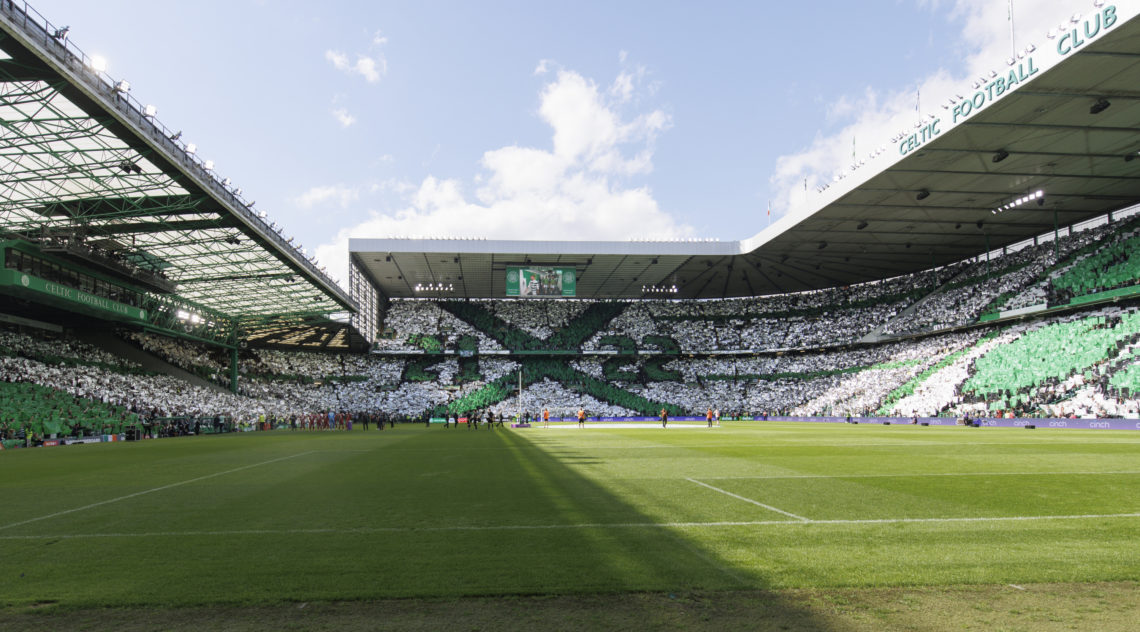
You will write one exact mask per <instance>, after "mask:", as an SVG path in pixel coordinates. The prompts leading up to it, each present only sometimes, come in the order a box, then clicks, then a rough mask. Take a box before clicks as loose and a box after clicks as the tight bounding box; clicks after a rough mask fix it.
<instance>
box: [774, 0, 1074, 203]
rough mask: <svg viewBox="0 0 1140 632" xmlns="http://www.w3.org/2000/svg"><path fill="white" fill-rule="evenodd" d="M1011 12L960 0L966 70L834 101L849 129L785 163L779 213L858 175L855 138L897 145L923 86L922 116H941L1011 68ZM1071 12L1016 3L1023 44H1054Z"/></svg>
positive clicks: (1056, 5)
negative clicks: (948, 104)
mask: <svg viewBox="0 0 1140 632" xmlns="http://www.w3.org/2000/svg"><path fill="white" fill-rule="evenodd" d="M938 4H939V3H938V2H932V1H929V0H928V2H926V3H924V5H925V6H927V7H929V8H931V9H938V8H939V7H938ZM1090 6H1091V3H1090ZM1007 11H1008V5H1007V3H1005V2H993V1H992V0H957V1H956V2H954V4H953V6H952V8H951V9H950V12H951V15H952V16H953V17H955V18H960V20H958V22H960V23H961V24H962V30H961V32H960V33H959V34H958V39H959V41H960V42H961V47H962V52H961V54H960V55H958V58H959V59H963V60H964V63H963V64H962V66H961V67H960V68H956V69H954V70H952V71H951V70H947V69H943V68H933V69H931V70H930V72H929V74H928V75H927V76H926V77H924V78H923V79H921V80H920V81H918V82H917V83H916V84H914V85H909V86H899V87H895V88H893V89H889V90H882V89H875V88H871V87H869V88H866V89H865V90H864V91H863V92H862V93H861V94H858V95H841V96H840V97H839V98H838V99H836V100H835V102H834V103H832V104H831V105H830V106H828V108H827V114H826V116H827V122H828V123H829V124H833V125H842V128H841V129H840V130H839V131H837V132H835V133H832V134H829V135H823V134H818V135H817V136H816V137H815V138H814V139H812V141H811V143H810V144H809V145H808V146H807V147H805V148H804V149H802V150H800V151H798V152H796V153H793V154H788V155H785V156H781V157H780V158H779V159H778V160H777V163H776V171H775V173H773V175H772V177H771V179H770V182H771V184H772V186H773V189H774V198H773V201H772V207H773V209H774V210H775V211H776V213H777V215H779V214H783V213H784V212H786V211H788V210H795V209H797V208H802V207H803V206H805V205H807V204H808V203H809V202H810V201H811V199H813V196H814V195H816V194H815V188H816V187H817V186H820V185H822V184H824V183H829V182H832V181H833V179H834V177H835V175H837V174H839V173H842V172H848V173H849V172H850V165H851V162H852V160H851V148H852V147H851V146H852V139H855V143H856V151H857V155H858V156H859V157H865V156H866V155H867V154H869V153H870V152H871V151H872V150H874V149H875V148H877V147H881V146H883V145H890V138H891V137H892V136H894V135H895V134H897V133H898V132H899V131H900V130H902V129H905V128H907V127H908V126H911V125H912V124H913V123H914V122H915V118H916V113H915V102H916V90H917V91H918V92H919V93H920V94H921V101H922V112H921V114H922V115H926V114H936V115H940V114H941V113H942V110H941V108H940V107H939V104H940V103H942V102H944V101H946V99H948V98H949V97H950V96H951V95H952V94H955V93H956V92H960V91H961V90H962V89H963V88H964V87H967V88H968V87H969V86H970V83H971V82H972V81H973V79H974V78H976V77H978V76H979V75H982V74H984V73H987V72H989V71H990V70H991V69H1000V68H1003V67H1004V65H1005V64H1004V60H1005V59H1006V57H1008V56H1009V52H1010V40H1009V21H1008V14H1007ZM1071 14H1072V4H1071V2H1068V1H1066V0H1023V1H1021V2H1018V3H1016V4H1015V5H1014V23H1015V26H1016V31H1017V39H1016V42H1017V45H1018V46H1019V47H1023V46H1025V45H1027V44H1029V43H1031V42H1032V43H1035V44H1036V45H1037V46H1038V47H1039V48H1040V47H1042V46H1043V45H1044V43H1045V42H1047V41H1048V40H1047V39H1046V38H1045V33H1046V32H1047V31H1048V30H1049V29H1050V28H1051V27H1054V26H1056V24H1057V23H1058V22H1059V21H1061V20H1063V19H1065V18H1067V17H1068V16H1069V15H1071ZM868 78H871V77H868ZM844 122H846V124H845V125H844V124H843V123H844ZM805 180H806V182H807V190H806V191H805V190H804V182H805Z"/></svg>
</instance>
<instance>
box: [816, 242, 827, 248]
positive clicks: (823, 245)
mask: <svg viewBox="0 0 1140 632" xmlns="http://www.w3.org/2000/svg"><path fill="white" fill-rule="evenodd" d="M824 248H827V242H826V241H821V242H819V246H817V247H816V250H823V249H824Z"/></svg>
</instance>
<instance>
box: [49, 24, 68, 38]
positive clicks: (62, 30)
mask: <svg viewBox="0 0 1140 632" xmlns="http://www.w3.org/2000/svg"><path fill="white" fill-rule="evenodd" d="M69 32H71V27H70V26H61V27H59V28H58V29H56V30H55V32H54V33H52V34H51V36H52V37H54V38H56V39H57V40H65V39H67V34H68V33H69Z"/></svg>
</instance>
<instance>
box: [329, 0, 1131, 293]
mask: <svg viewBox="0 0 1140 632" xmlns="http://www.w3.org/2000/svg"><path fill="white" fill-rule="evenodd" d="M1097 11H1099V13H1097V14H1094V15H1090V16H1087V17H1085V18H1084V19H1083V20H1078V21H1077V22H1075V23H1069V22H1066V29H1071V30H1064V31H1059V30H1054V31H1051V32H1050V34H1049V36H1048V37H1046V36H1044V35H1043V36H1042V41H1040V44H1041V46H1040V48H1038V47H1032V49H1030V48H1029V47H1027V48H1026V49H1025V50H1023V51H1022V52H1020V53H1019V54H1018V56H1016V57H1013V58H1011V60H1010V62H1007V63H1002V64H1000V67H995V68H994V70H993V71H992V72H990V73H987V74H986V76H984V77H980V78H979V79H978V81H976V82H974V85H973V86H972V87H971V86H964V89H963V91H962V92H960V93H959V94H958V95H955V97H954V99H953V100H952V102H947V103H944V104H938V106H937V109H936V110H935V112H936V113H935V114H924V115H923V117H922V119H921V121H917V122H915V123H914V125H913V127H908V129H906V130H903V131H900V132H899V133H898V134H897V135H895V136H894V137H893V138H891V139H884V144H883V145H882V146H881V147H880V148H879V149H877V150H876V151H875V152H874V153H873V154H872V155H871V156H868V157H865V158H864V159H861V160H860V161H859V162H858V163H857V164H854V165H852V168H851V169H850V170H849V171H847V172H845V174H844V175H843V176H842V177H840V178H837V179H836V180H835V181H834V182H832V183H831V184H830V185H829V186H826V187H821V188H820V189H818V190H816V191H815V194H814V197H812V200H811V202H810V203H809V205H808V207H807V208H804V209H799V210H794V211H792V212H789V213H788V214H787V215H786V216H785V217H783V218H781V219H780V220H779V221H778V222H776V223H774V224H773V225H772V226H770V227H768V228H767V229H766V230H764V231H762V232H760V233H759V234H757V235H755V236H754V237H752V238H749V239H745V240H742V241H738V242H705V241H692V242H682V241H673V242H584V241H583V242H574V241H541V242H538V241H533V242H532V241H505V240H479V239H352V240H351V241H350V243H349V250H350V252H351V257H352V260H353V262H354V263H355V264H357V265H358V266H360V268H361V269H362V270H364V272H365V273H366V274H367V275H368V276H369V277H370V278H371V279H372V280H373V282H374V283H375V285H376V286H377V288H378V289H379V290H380V291H381V292H382V293H384V294H385V295H387V296H389V297H412V296H424V297H459V298H462V297H472V298H473V297H502V296H504V294H505V277H506V275H505V268H506V267H508V266H513V265H530V266H534V267H538V266H552V267H553V266H558V267H574V268H576V270H577V276H578V282H577V296H578V297H583V298H607V297H614V298H633V297H670V298H723V297H733V296H751V295H761V294H771V293H783V292H796V291H802V290H811V289H818V288H825V287H834V286H842V285H848V284H853V283H860V282H865V281H871V280H877V279H884V278H890V277H894V276H898V275H902V274H907V273H911V272H915V271H919V270H924V269H929V268H933V267H938V266H942V265H946V264H949V263H953V262H956V261H961V260H963V259H966V258H969V257H972V256H975V255H979V254H982V253H985V252H989V251H991V250H993V249H997V248H1000V247H1002V246H1006V245H1010V244H1013V243H1017V242H1019V241H1022V240H1025V239H1030V238H1033V237H1034V236H1037V235H1041V234H1044V233H1048V232H1052V231H1053V230H1054V229H1055V227H1058V226H1060V227H1065V226H1069V225H1072V224H1076V223H1080V222H1082V221H1085V220H1088V219H1091V218H1094V217H1097V216H1101V215H1104V214H1105V213H1108V212H1111V211H1115V210H1119V209H1122V208H1126V207H1129V206H1133V205H1135V204H1137V203H1138V202H1140V160H1133V158H1134V157H1137V156H1138V152H1140V135H1138V134H1137V132H1138V131H1140V19H1137V18H1136V17H1135V15H1136V11H1137V9H1136V8H1135V7H1128V8H1125V7H1119V6H1112V5H1110V6H1109V7H1105V8H1098V9H1097ZM1109 11H1111V12H1112V13H1111V14H1110V13H1108V12H1109ZM1094 16H1095V21H1094ZM1089 32H1091V33H1093V35H1091V36H1090V35H1088V33H1089ZM888 140H889V142H887V141H888ZM1037 191H1041V192H1042V195H1041V197H1038V196H1037ZM1029 198H1031V199H1029ZM1019 201H1020V203H1018V202H1019ZM762 221H763V218H762V217H757V223H761V222H762ZM417 285H419V286H420V287H421V291H417V290H416V286H417ZM673 286H676V288H677V291H676V292H675V293H674V292H672V288H673ZM425 287H426V288H427V290H426V291H425V290H423V288H425ZM441 288H442V289H441Z"/></svg>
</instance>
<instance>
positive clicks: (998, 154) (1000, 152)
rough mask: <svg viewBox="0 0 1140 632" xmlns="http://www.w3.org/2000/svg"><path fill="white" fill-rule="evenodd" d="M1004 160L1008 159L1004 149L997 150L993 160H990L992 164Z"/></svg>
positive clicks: (1007, 153)
mask: <svg viewBox="0 0 1140 632" xmlns="http://www.w3.org/2000/svg"><path fill="white" fill-rule="evenodd" d="M1006 158H1009V152H1008V151H1006V150H1004V149H999V150H997V152H995V153H994V156H993V158H991V160H992V161H993V162H1001V161H1003V160H1005V159H1006Z"/></svg>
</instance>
